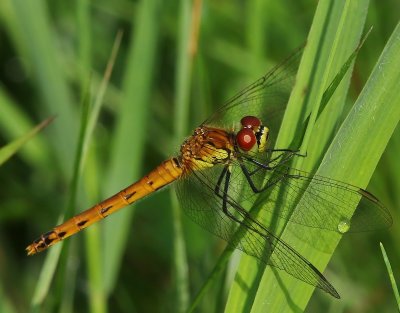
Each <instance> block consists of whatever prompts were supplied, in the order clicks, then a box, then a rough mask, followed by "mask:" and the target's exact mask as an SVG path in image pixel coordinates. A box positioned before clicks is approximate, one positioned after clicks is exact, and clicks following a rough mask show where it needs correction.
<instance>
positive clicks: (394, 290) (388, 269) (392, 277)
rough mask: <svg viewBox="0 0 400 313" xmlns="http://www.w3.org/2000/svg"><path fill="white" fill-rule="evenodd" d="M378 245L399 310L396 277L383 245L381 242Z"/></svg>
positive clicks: (399, 297) (399, 298)
mask: <svg viewBox="0 0 400 313" xmlns="http://www.w3.org/2000/svg"><path fill="white" fill-rule="evenodd" d="M379 245H380V247H381V251H382V256H383V260H384V261H385V265H386V268H387V271H388V274H389V279H390V283H391V285H392V290H393V294H394V298H395V299H396V303H397V310H398V311H399V312H400V295H399V289H398V288H397V284H396V279H395V278H394V274H393V270H392V266H391V265H390V261H389V258H388V256H387V254H386V250H385V247H384V246H383V244H382V242H381V243H379Z"/></svg>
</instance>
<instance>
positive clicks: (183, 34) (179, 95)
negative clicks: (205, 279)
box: [171, 1, 200, 312]
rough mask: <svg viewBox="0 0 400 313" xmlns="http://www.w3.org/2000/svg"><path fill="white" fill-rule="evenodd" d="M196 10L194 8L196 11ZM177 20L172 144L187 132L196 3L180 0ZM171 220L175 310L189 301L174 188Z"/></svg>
mask: <svg viewBox="0 0 400 313" xmlns="http://www.w3.org/2000/svg"><path fill="white" fill-rule="evenodd" d="M196 9H197V11H196ZM179 10H180V23H179V29H180V33H179V40H178V54H177V74H176V77H175V82H176V84H175V86H176V89H175V107H174V121H179V122H178V123H175V124H174V140H173V141H174V146H178V145H179V142H181V141H182V138H184V136H185V134H186V133H187V131H188V120H189V103H190V102H189V100H190V97H189V96H190V87H191V81H192V79H191V77H192V67H193V56H194V55H193V54H194V53H195V52H194V51H191V45H196V46H197V40H198V38H197V36H195V34H197V28H198V25H196V24H195V23H196V18H195V17H196V15H195V14H196V13H197V15H198V14H199V13H200V10H198V8H197V6H196V5H193V4H191V3H190V2H189V1H182V2H180V7H179ZM171 200H172V223H173V231H174V232H173V240H174V252H173V266H174V275H175V284H176V311H177V312H184V310H186V309H187V307H188V303H189V277H188V274H189V273H188V264H187V256H186V246H185V239H184V234H183V229H182V212H181V208H180V207H179V203H178V199H177V197H176V194H175V190H171Z"/></svg>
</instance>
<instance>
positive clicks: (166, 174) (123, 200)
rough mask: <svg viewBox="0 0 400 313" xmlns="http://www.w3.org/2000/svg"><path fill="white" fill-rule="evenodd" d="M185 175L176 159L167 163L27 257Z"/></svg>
mask: <svg viewBox="0 0 400 313" xmlns="http://www.w3.org/2000/svg"><path fill="white" fill-rule="evenodd" d="M182 172H183V170H182V167H181V166H180V165H179V163H178V160H177V159H176V158H172V159H169V160H167V161H164V162H163V163H162V164H160V165H159V166H158V167H156V168H155V169H154V170H153V171H151V172H150V173H149V174H148V175H146V176H144V177H143V178H142V179H140V180H139V181H137V182H136V183H133V184H132V185H130V186H129V187H127V188H125V189H123V190H121V191H120V192H118V193H117V194H115V195H113V196H111V197H110V198H108V199H106V200H104V201H102V202H100V203H98V204H96V205H95V206H93V207H91V208H90V209H88V210H86V211H84V212H82V213H80V214H78V215H76V216H74V217H72V218H71V219H69V220H67V221H66V222H64V223H63V224H61V225H59V226H56V227H55V228H54V229H53V230H52V231H49V232H47V233H45V234H43V235H42V236H40V237H39V238H38V239H37V240H35V241H34V242H33V243H32V244H31V245H29V246H28V247H27V248H26V250H27V253H28V255H32V254H35V253H37V252H40V251H43V250H45V249H47V248H48V247H50V246H52V245H54V244H55V243H57V242H59V241H61V240H62V239H64V238H67V237H69V236H71V235H74V234H75V233H77V232H79V231H80V230H82V229H84V228H86V227H88V226H89V225H92V224H93V223H95V222H97V221H99V220H101V219H103V218H105V217H106V216H108V215H110V214H112V213H114V212H116V211H118V210H119V209H122V208H123V207H125V206H127V205H128V204H131V203H133V202H135V201H137V200H139V199H142V198H143V197H145V196H147V195H148V194H150V193H152V192H154V191H156V190H158V189H160V188H162V187H164V186H166V185H168V184H170V183H171V182H173V181H175V180H176V179H177V178H179V177H180V176H181V175H182Z"/></svg>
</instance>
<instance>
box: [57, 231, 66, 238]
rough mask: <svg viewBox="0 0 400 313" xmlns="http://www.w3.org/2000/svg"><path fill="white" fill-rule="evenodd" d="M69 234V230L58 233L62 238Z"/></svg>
mask: <svg viewBox="0 0 400 313" xmlns="http://www.w3.org/2000/svg"><path fill="white" fill-rule="evenodd" d="M66 234H67V232H65V231H62V232H60V233H58V237H60V238H61V239H62V238H63V237H64V236H65V235H66Z"/></svg>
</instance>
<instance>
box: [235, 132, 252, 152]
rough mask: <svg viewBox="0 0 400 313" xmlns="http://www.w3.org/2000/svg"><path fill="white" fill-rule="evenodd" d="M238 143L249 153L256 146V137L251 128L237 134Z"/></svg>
mask: <svg viewBox="0 0 400 313" xmlns="http://www.w3.org/2000/svg"><path fill="white" fill-rule="evenodd" d="M236 142H237V143H238V145H239V148H240V149H242V150H243V151H249V150H251V148H253V147H254V145H255V144H256V142H257V140H256V136H255V135H254V132H253V131H252V130H251V129H249V128H243V129H242V130H240V131H239V132H238V133H237V134H236Z"/></svg>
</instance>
